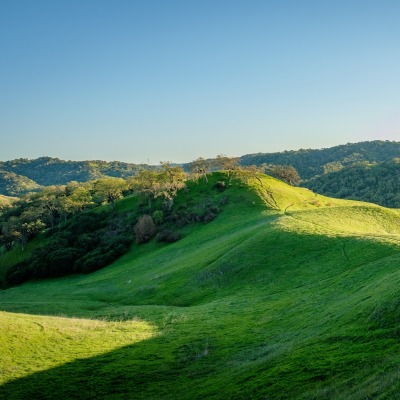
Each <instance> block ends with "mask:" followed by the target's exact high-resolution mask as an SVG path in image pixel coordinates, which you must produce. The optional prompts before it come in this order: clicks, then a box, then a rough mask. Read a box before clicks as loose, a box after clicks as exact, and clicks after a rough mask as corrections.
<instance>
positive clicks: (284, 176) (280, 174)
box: [267, 165, 300, 186]
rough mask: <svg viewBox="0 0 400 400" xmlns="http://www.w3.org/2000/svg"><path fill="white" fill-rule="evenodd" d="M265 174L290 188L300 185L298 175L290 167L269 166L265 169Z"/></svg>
mask: <svg viewBox="0 0 400 400" xmlns="http://www.w3.org/2000/svg"><path fill="white" fill-rule="evenodd" d="M267 173H269V174H270V175H272V176H274V177H275V178H278V179H280V180H282V181H284V182H286V183H288V184H289V185H291V186H297V185H298V184H299V183H300V175H299V173H298V172H297V170H296V169H295V168H294V167H292V166H290V165H271V166H270V167H268V168H267Z"/></svg>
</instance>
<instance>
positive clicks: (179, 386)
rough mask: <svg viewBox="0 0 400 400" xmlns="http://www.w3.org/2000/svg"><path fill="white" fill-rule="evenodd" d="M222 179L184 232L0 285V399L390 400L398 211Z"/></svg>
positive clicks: (395, 347) (396, 394)
mask: <svg viewBox="0 0 400 400" xmlns="http://www.w3.org/2000/svg"><path fill="white" fill-rule="evenodd" d="M220 179H221V175H216V176H214V177H211V178H210V182H209V183H206V182H205V181H203V180H201V181H200V182H199V183H198V184H194V183H193V184H191V185H190V186H188V189H187V190H185V191H182V192H181V193H180V194H179V195H178V197H177V198H176V200H175V204H174V207H176V208H177V209H179V208H180V207H184V206H185V205H186V204H190V203H191V202H195V201H197V200H196V199H199V198H202V199H204V201H221V200H222V198H224V202H226V204H225V205H224V207H223V210H222V212H220V213H219V214H218V216H217V217H216V218H215V219H214V220H213V221H211V222H209V223H207V224H205V223H197V224H190V225H187V226H184V227H182V228H181V230H180V233H181V234H182V239H181V240H179V241H177V242H175V243H168V244H167V243H159V242H157V241H155V240H153V241H151V242H149V243H147V244H142V245H137V244H134V245H132V247H131V249H130V251H129V252H128V253H127V254H125V255H124V256H122V257H121V258H120V259H118V260H117V261H116V262H114V263H113V264H112V265H110V266H109V267H106V268H104V269H102V270H99V271H97V272H95V273H92V274H89V275H72V276H69V277H64V278H57V279H47V280H41V281H32V282H29V283H25V284H23V285H20V286H15V287H12V288H8V289H6V290H1V291H0V310H1V311H0V345H1V352H0V365H1V370H0V398H4V399H28V398H29V399H154V400H156V399H160V400H161V399H163V400H164V399H187V400H189V399H199V400H200V399H237V400H239V399H260V400H261V399H264V400H265V399H290V400H306V399H307V400H309V399H315V400H317V399H318V400H320V399H335V400H350V399H351V400H361V399H400V368H399V365H400V340H399V338H400V299H399V296H398V293H399V290H398V288H399V285H400V269H399V265H400V212H399V211H398V210H395V209H387V208H383V207H380V206H376V205H373V204H368V203H362V202H356V201H346V200H338V199H331V198H327V197H324V196H321V195H316V194H315V193H313V192H311V191H309V190H308V189H304V188H293V187H291V186H288V185H286V184H284V183H282V182H280V181H278V180H276V179H274V178H271V177H268V176H263V177H262V178H261V180H262V185H260V184H259V183H258V182H254V183H252V184H251V185H243V184H241V183H237V182H236V183H233V182H232V183H231V184H227V189H226V190H225V191H224V192H222V193H219V192H217V191H213V189H212V185H213V184H214V183H215V182H216V181H217V180H220ZM224 179H226V177H225V178H224ZM136 206H137V201H136V199H135V198H126V199H124V200H122V201H120V202H119V203H118V204H116V209H117V211H118V209H120V210H126V209H129V207H136ZM32 246H35V244H34V243H33V244H32ZM11 256H12V255H10V257H11ZM14 256H15V255H14Z"/></svg>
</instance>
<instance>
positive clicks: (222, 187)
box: [214, 181, 226, 192]
mask: <svg viewBox="0 0 400 400" xmlns="http://www.w3.org/2000/svg"><path fill="white" fill-rule="evenodd" d="M214 188H215V189H217V190H218V191H219V192H223V191H224V190H225V189H226V184H225V182H224V181H218V182H216V183H215V185H214Z"/></svg>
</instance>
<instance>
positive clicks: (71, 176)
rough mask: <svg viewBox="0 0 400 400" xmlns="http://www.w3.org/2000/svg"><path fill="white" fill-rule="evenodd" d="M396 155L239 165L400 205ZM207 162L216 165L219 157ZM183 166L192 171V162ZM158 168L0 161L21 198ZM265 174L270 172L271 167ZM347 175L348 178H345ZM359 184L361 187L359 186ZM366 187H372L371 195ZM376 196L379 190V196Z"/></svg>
mask: <svg viewBox="0 0 400 400" xmlns="http://www.w3.org/2000/svg"><path fill="white" fill-rule="evenodd" d="M398 157H400V142H394V141H392V142H391V141H380V140H375V141H371V142H360V143H347V144H344V145H340V146H334V147H331V148H327V149H319V150H318V149H300V150H291V151H284V152H279V153H257V154H247V155H243V156H241V157H240V158H238V162H239V164H240V165H242V166H248V165H256V166H262V165H264V166H271V165H272V166H273V165H287V166H291V167H294V168H296V169H297V171H298V172H299V174H300V178H301V180H302V182H301V185H302V186H304V187H308V188H309V189H312V190H314V191H316V192H318V193H320V194H324V195H327V196H333V197H339V198H350V199H356V200H362V201H370V202H375V203H377V204H380V205H383V206H386V207H398V204H400V203H399V200H398V199H397V198H396V196H397V192H396V191H397V189H396V188H397V187H398V186H399V185H400V177H399V174H398V173H397V172H398V171H397V172H395V174H394V175H393V174H389V172H390V171H388V168H386V166H387V165H389V164H393V165H392V166H391V170H392V171H393V169H396V167H397V168H399V164H398V162H394V161H393V160H395V159H396V158H398ZM208 161H209V162H210V163H212V162H214V161H215V159H210V160H208ZM371 165H379V166H381V167H382V168H379V173H377V172H378V171H377V169H375V170H372V169H371V168H370V166H371ZM182 166H183V167H184V168H185V169H188V168H189V167H190V163H186V164H183V165H182ZM353 167H354V168H357V171H359V173H357V174H354V172H355V171H356V169H354V168H353ZM154 168H155V166H149V165H144V164H131V163H123V162H117V161H114V162H106V161H99V160H97V161H65V160H60V159H58V158H51V157H40V158H38V159H34V160H29V159H17V160H12V161H6V162H0V194H3V195H8V196H21V195H23V194H25V193H27V192H31V191H36V190H39V189H40V188H41V187H43V186H49V185H66V184H67V183H69V182H71V181H77V182H87V181H90V180H95V179H100V178H104V177H122V178H128V177H131V176H134V175H136V174H137V173H138V171H140V170H143V169H154ZM217 169H219V168H217ZM266 171H267V173H268V169H267V170H266ZM347 171H349V172H347ZM344 175H346V178H345V179H342V176H344ZM377 175H379V178H378V179H376V177H377ZM360 180H361V181H362V184H360V183H359V181H360ZM389 180H390V181H391V184H390V185H389V187H388V188H386V187H385V184H384V183H385V182H387V181H389ZM338 182H340V184H338ZM371 182H373V184H372V185H371ZM366 186H367V187H368V188H369V189H370V190H369V192H368V190H366ZM374 192H379V195H377V194H376V193H374Z"/></svg>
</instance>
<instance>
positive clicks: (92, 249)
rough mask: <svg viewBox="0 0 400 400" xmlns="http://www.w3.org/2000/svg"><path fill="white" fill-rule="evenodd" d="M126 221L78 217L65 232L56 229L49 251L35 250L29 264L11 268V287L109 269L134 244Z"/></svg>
mask: <svg viewBox="0 0 400 400" xmlns="http://www.w3.org/2000/svg"><path fill="white" fill-rule="evenodd" d="M127 218H128V217H127V216H126V215H125V216H121V215H118V216H115V215H113V214H112V213H106V212H103V213H94V212H88V213H82V214H78V215H76V216H75V217H74V218H72V219H71V220H70V221H68V222H67V223H66V224H65V225H64V226H63V227H62V228H58V229H53V234H52V235H51V237H52V239H51V241H50V243H49V245H48V246H46V248H40V249H38V250H36V251H35V252H33V254H32V256H31V257H30V258H29V259H28V260H25V261H23V262H21V263H18V264H16V265H14V266H13V267H12V268H10V270H9V271H8V273H7V283H8V285H16V284H20V283H23V282H25V281H28V280H30V279H42V278H55V277H60V276H64V275H69V274H73V273H90V272H93V271H96V270H98V269H100V268H103V267H105V266H107V265H109V264H110V263H111V262H113V261H114V260H116V259H117V258H118V257H120V256H121V255H123V254H124V253H126V252H127V251H128V249H129V247H130V245H131V243H132V241H133V235H132V226H131V224H130V223H128V221H127Z"/></svg>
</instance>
